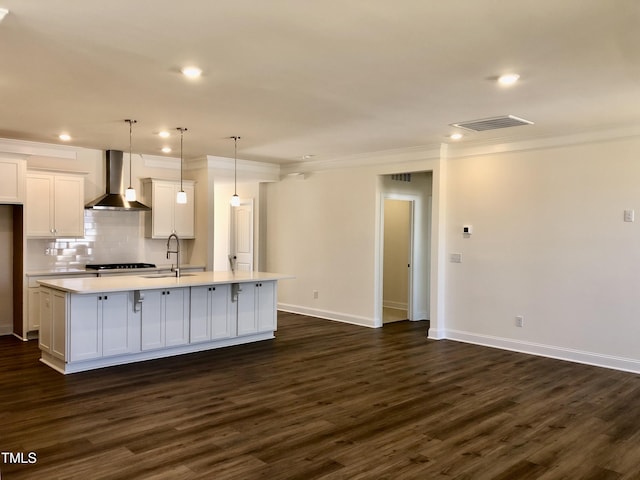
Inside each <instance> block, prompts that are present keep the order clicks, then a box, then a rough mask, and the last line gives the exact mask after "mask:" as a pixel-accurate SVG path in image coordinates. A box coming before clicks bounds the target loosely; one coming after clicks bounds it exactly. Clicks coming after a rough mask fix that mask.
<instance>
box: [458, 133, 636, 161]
mask: <svg viewBox="0 0 640 480" xmlns="http://www.w3.org/2000/svg"><path fill="white" fill-rule="evenodd" d="M638 136H640V125H631V126H625V127H620V128H609V129H598V130H589V131H583V132H577V133H571V134H567V135H556V136H546V137H538V138H532V139H526V140H516V139H513V140H504V141H500V139H493V140H487V141H483V142H468V143H466V144H462V143H457V144H449V145H448V155H447V157H448V158H450V159H453V158H463V157H470V156H481V155H495V154H499V153H509V152H521V151H529V150H544V149H549V148H558V147H566V146H570V145H584V144H588V143H600V142H607V141H613V140H619V139H623V138H634V137H638Z"/></svg>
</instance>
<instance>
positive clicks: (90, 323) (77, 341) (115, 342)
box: [69, 292, 134, 362]
mask: <svg viewBox="0 0 640 480" xmlns="http://www.w3.org/2000/svg"><path fill="white" fill-rule="evenodd" d="M70 297H71V299H70V304H71V307H70V309H71V310H70V315H69V343H70V345H69V361H71V362H75V361H82V360H93V359H96V358H102V357H108V356H111V355H122V354H125V353H130V352H131V351H133V350H134V348H132V347H133V346H132V345H131V342H130V340H129V327H130V325H129V324H130V319H129V315H128V313H129V308H128V304H129V302H128V299H129V294H128V293H127V292H114V293H100V294H91V295H71V296H70Z"/></svg>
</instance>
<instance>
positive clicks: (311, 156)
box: [302, 155, 315, 160]
mask: <svg viewBox="0 0 640 480" xmlns="http://www.w3.org/2000/svg"><path fill="white" fill-rule="evenodd" d="M313 157H315V155H303V156H302V160H310V159H312V158H313Z"/></svg>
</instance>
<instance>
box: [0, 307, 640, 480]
mask: <svg viewBox="0 0 640 480" xmlns="http://www.w3.org/2000/svg"><path fill="white" fill-rule="evenodd" d="M427 328H428V322H399V323H393V324H389V325H385V327H384V328H382V329H377V330H373V329H367V328H363V327H356V326H352V325H346V324H341V323H335V322H330V321H326V320H319V319H315V318H311V317H305V316H298V315H292V314H283V313H280V314H279V331H278V332H277V338H276V339H275V340H270V341H265V342H261V343H257V344H251V345H243V346H237V347H230V348H226V349H221V350H216V351H209V352H204V353H198V354H192V355H186V356H181V357H173V358H168V359H162V360H154V361H149V362H143V363H138V364H132V365H126V366H121V367H113V368H108V369H102V370H97V371H93V372H85V373H79V374H74V375H68V376H63V375H61V374H59V373H57V372H55V371H53V370H51V369H50V368H48V367H46V366H44V365H42V364H40V363H39V362H38V360H37V359H38V357H39V355H38V350H37V343H36V342H29V343H23V342H20V341H18V340H17V339H15V338H13V337H0V451H1V452H12V453H13V454H15V453H18V452H24V454H25V457H24V458H25V461H26V460H27V458H28V457H27V453H28V452H35V454H36V455H37V462H36V463H31V464H29V463H25V464H11V463H8V462H7V461H4V462H3V461H2V460H3V458H4V457H5V456H6V455H4V454H3V458H0V471H1V478H2V480H17V479H29V480H31V479H56V480H57V479H82V480H87V479H92V480H95V479H216V480H224V479H243V480H251V479H259V478H264V479H304V480H308V479H324V480H329V479H412V478H419V479H431V478H437V479H474V480H475V479H529V478H535V479H560V478H567V479H599V480H600V479H602V480H606V479H618V478H624V479H631V478H640V377H639V376H638V375H634V374H630V373H624V372H618V371H613V370H606V369H602V368H596V367H590V366H584V365H578V364H572V363H569V362H563V361H558V360H552V359H546V358H540V357H534V356H528V355H523V354H517V353H512V352H506V351H501V350H496V349H491V348H484V347H479V346H474V345H467V344H463V343H456V342H451V341H446V340H442V341H432V340H428V339H427V338H426V331H427ZM5 460H6V459H5Z"/></svg>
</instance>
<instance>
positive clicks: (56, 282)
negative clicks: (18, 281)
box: [38, 272, 294, 294]
mask: <svg viewBox="0 0 640 480" xmlns="http://www.w3.org/2000/svg"><path fill="white" fill-rule="evenodd" d="M150 277H151V278H150ZM291 278H294V277H293V276H291V275H285V274H281V273H269V272H236V273H235V274H234V273H231V272H193V273H192V272H188V273H183V274H182V276H181V277H179V278H176V277H175V276H154V274H152V273H149V272H141V273H138V274H132V275H122V276H106V277H89V278H58V279H51V280H39V281H38V283H39V284H40V285H43V286H45V287H51V288H55V289H56V290H62V291H64V292H70V293H80V294H82V293H105V292H124V291H131V290H153V289H158V288H176V287H194V286H198V285H215V284H221V283H248V282H260V281H264V282H266V281H269V280H285V279H291Z"/></svg>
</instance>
